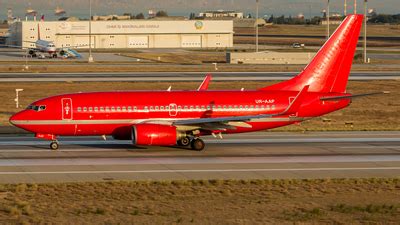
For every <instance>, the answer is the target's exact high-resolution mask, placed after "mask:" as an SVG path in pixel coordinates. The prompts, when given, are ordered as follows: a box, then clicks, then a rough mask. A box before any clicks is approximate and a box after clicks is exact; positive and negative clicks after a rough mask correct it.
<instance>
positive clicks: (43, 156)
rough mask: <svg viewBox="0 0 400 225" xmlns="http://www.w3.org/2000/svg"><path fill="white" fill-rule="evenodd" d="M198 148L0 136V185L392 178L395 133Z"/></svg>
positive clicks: (258, 137)
mask: <svg viewBox="0 0 400 225" xmlns="http://www.w3.org/2000/svg"><path fill="white" fill-rule="evenodd" d="M205 142H206V144H207V146H206V150H205V151H202V152H196V151H192V150H190V149H182V148H175V147H135V146H132V145H130V143H129V141H115V140H112V139H109V140H107V141H104V140H102V139H101V138H100V137H69V138H62V139H60V150H58V151H51V150H49V147H48V145H49V142H47V141H41V140H37V139H34V138H33V137H31V136H16V135H9V136H5V135H3V136H0V183H21V182H24V183H25V182H50V183H52V182H75V181H105V180H106V181H108V180H185V179H264V178H354V177H400V132H315V133H314V132H313V133H304V134H303V133H280V132H259V133H249V134H235V135H225V136H224V139H222V140H221V139H214V138H213V137H207V138H205Z"/></svg>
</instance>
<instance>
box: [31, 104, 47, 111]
mask: <svg viewBox="0 0 400 225" xmlns="http://www.w3.org/2000/svg"><path fill="white" fill-rule="evenodd" d="M26 109H27V110H34V111H36V112H40V111H44V110H46V106H45V105H30V106H28V107H27V108H26Z"/></svg>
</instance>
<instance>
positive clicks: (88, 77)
mask: <svg viewBox="0 0 400 225" xmlns="http://www.w3.org/2000/svg"><path fill="white" fill-rule="evenodd" d="M212 74H213V80H215V81H271V80H288V79H290V78H292V77H293V76H295V75H297V74H298V73H297V72H215V73H212ZM204 76H205V73H204V72H132V73H0V82H90V81H97V82H108V81H143V82H160V81H161V82H182V81H202V80H203V79H204ZM349 79H350V80H399V79H400V72H353V73H351V75H350V78H349Z"/></svg>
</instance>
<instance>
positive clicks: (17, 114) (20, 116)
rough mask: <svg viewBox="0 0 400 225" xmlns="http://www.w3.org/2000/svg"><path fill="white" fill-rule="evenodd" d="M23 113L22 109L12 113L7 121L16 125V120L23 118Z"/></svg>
mask: <svg viewBox="0 0 400 225" xmlns="http://www.w3.org/2000/svg"><path fill="white" fill-rule="evenodd" d="M23 113H24V111H22V112H19V113H16V114H14V115H12V116H11V117H10V119H9V122H10V123H11V124H12V125H14V126H17V125H18V121H20V120H23Z"/></svg>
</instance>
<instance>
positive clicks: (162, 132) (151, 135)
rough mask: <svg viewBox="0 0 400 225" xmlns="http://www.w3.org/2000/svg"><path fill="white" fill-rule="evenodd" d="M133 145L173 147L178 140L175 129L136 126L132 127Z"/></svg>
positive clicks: (170, 127)
mask: <svg viewBox="0 0 400 225" xmlns="http://www.w3.org/2000/svg"><path fill="white" fill-rule="evenodd" d="M131 134H132V143H133V144H134V145H154V146H173V145H176V143H177V140H178V139H179V134H178V132H177V130H176V127H174V126H169V125H159V124H137V125H134V126H132V133H131Z"/></svg>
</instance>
